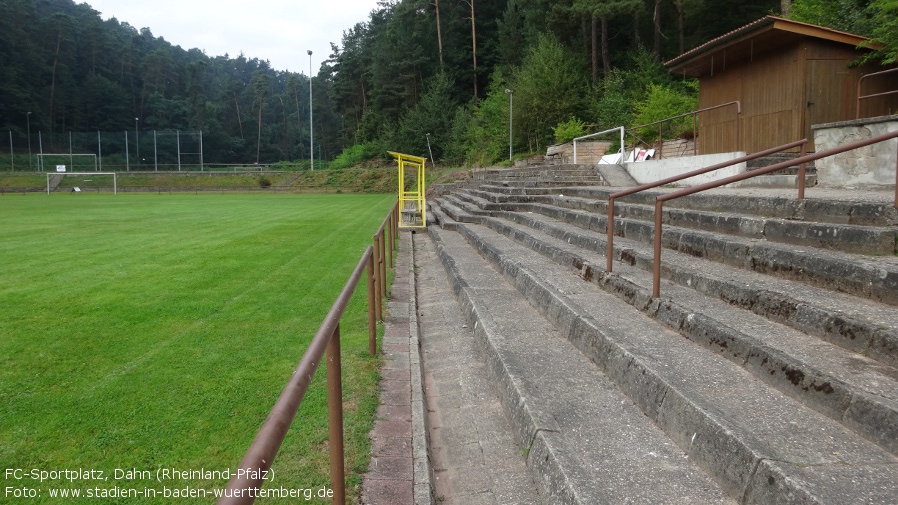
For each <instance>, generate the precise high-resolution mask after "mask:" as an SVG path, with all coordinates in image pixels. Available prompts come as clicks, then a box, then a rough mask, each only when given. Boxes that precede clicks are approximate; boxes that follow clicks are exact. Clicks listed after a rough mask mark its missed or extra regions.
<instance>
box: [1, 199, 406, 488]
mask: <svg viewBox="0 0 898 505" xmlns="http://www.w3.org/2000/svg"><path fill="white" fill-rule="evenodd" d="M394 201H395V196H392V195H228V194H224V195H218V194H216V195H193V194H190V195H152V194H150V195H119V196H112V195H74V196H73V195H57V194H54V195H53V196H46V195H28V196H22V195H19V196H10V195H7V196H5V197H2V198H0V471H2V472H3V474H2V483H3V486H2V488H3V489H2V491H0V502H3V503H18V502H20V500H21V503H25V502H27V503H60V502H67V501H69V500H71V498H69V499H63V498H62V496H63V494H61V493H75V492H77V493H80V496H81V497H82V499H84V498H85V497H92V498H93V500H92V501H97V500H96V499H97V498H100V502H102V503H185V502H186V503H214V501H215V497H214V495H213V494H212V493H214V490H215V489H223V488H224V487H225V485H226V484H227V479H226V478H225V477H227V472H230V473H231V474H233V472H235V471H236V466H237V464H238V463H239V461H240V459H241V458H242V456H243V453H244V452H245V450H246V449H247V447H248V446H249V444H250V442H251V441H252V439H253V437H254V436H255V434H256V431H257V430H258V428H259V426H260V425H261V424H262V422H263V421H264V420H265V418H266V416H267V414H268V411H269V410H270V408H271V406H272V405H273V403H274V401H275V399H276V398H277V396H278V394H280V392H281V389H282V387H283V385H284V384H285V382H286V381H287V379H288V378H289V376H290V374H291V373H292V371H293V369H294V368H295V366H296V364H297V362H298V361H299V359H300V357H301V356H302V353H303V352H304V351H305V349H306V347H307V345H308V343H309V342H310V340H311V338H312V336H313V335H314V334H315V331H316V330H317V329H318V326H319V325H320V324H321V321H322V319H323V318H324V316H325V314H326V313H327V311H328V310H329V309H330V306H331V304H332V303H333V301H334V299H335V298H336V297H337V295H338V294H339V292H340V290H341V289H342V287H343V285H344V284H345V282H346V280H347V279H348V278H349V275H350V273H351V272H352V269H353V268H354V267H355V265H356V264H357V263H358V261H359V258H360V257H361V254H362V252H363V251H364V249H365V247H367V246H368V245H369V244H370V243H371V237H372V235H373V233H374V232H375V231H376V228H377V227H378V226H379V225H380V223H381V221H382V220H383V218H384V216H385V215H386V214H387V212H388V211H389V209H390V207H391V206H392V204H393V202H394ZM366 317H367V287H366V284H365V281H364V280H363V281H362V282H361V283H360V284H359V287H358V288H357V289H356V292H355V295H354V296H353V300H352V302H351V303H350V306H349V308H348V311H347V314H346V315H345V316H344V318H343V322H342V324H341V332H342V346H343V386H344V406H345V413H344V416H345V431H346V435H345V436H346V451H347V463H346V464H347V475H348V480H349V485H350V489H349V490H348V494H349V495H352V494H353V493H354V492H355V490H354V489H352V487H356V488H357V486H358V485H359V482H360V477H359V475H358V474H359V473H360V472H363V471H364V470H365V468H366V467H367V448H368V446H367V444H368V441H367V432H368V430H369V429H370V427H371V425H372V423H373V415H374V412H375V409H376V406H377V403H378V389H377V378H378V372H377V364H378V359H377V358H372V357H370V356H368V353H367V322H366ZM323 368H324V367H323V366H322V367H321V369H320V370H319V371H318V373H316V376H315V379H314V381H313V384H312V387H310V389H309V391H308V393H307V395H306V399H305V400H304V401H303V403H302V405H301V406H300V409H299V413H298V414H297V417H296V419H295V420H294V423H293V427H292V428H291V430H290V432H289V433H288V435H287V439H286V441H285V442H284V445H282V447H281V451H280V454H279V455H278V458H277V459H276V460H275V463H274V466H273V467H272V469H273V474H272V475H269V481H268V483H267V484H266V487H267V488H271V489H278V488H279V489H283V490H286V492H287V493H288V494H289V493H291V492H292V493H293V494H294V497H293V498H283V497H277V496H276V495H273V497H269V498H268V499H260V500H257V503H293V502H303V503H306V502H307V501H306V499H305V497H306V496H309V495H310V494H311V495H312V500H310V502H312V503H314V502H323V501H327V502H329V500H317V499H316V496H317V494H318V493H322V492H326V491H322V490H326V488H328V487H329V482H328V476H327V475H328V470H327V468H328V466H327V465H328V463H327V441H326V440H327V407H326V391H325V380H324V378H325V374H324V370H323ZM290 490H293V491H290ZM309 490H311V491H312V493H309ZM282 492H284V491H282ZM54 494H55V496H54ZM185 498H188V499H185ZM79 501H82V500H80V499H76V500H75V503H77V502H79ZM85 501H86V500H85Z"/></svg>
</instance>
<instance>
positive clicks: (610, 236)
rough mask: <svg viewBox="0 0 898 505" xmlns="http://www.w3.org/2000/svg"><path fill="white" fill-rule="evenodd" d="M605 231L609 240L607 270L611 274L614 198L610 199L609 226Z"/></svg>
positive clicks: (607, 245) (612, 263)
mask: <svg viewBox="0 0 898 505" xmlns="http://www.w3.org/2000/svg"><path fill="white" fill-rule="evenodd" d="M605 230H606V231H607V232H608V240H606V242H607V244H606V249H605V259H606V260H607V261H606V263H605V270H606V271H608V272H610V271H611V267H612V266H613V265H614V238H612V237H614V197H613V196H612V197H609V198H608V225H607V226H606V227H605Z"/></svg>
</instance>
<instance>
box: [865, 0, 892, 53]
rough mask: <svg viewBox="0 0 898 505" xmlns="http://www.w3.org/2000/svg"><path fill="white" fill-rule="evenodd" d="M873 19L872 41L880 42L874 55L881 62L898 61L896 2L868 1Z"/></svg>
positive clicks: (890, 0)
mask: <svg viewBox="0 0 898 505" xmlns="http://www.w3.org/2000/svg"><path fill="white" fill-rule="evenodd" d="M870 13H871V18H872V21H873V26H874V28H873V41H874V42H876V43H879V44H882V49H881V50H879V51H878V52H877V54H876V56H877V57H878V58H879V59H881V60H882V63H883V64H886V65H889V64H893V63H896V62H898V2H896V1H895V0H873V1H872V2H870Z"/></svg>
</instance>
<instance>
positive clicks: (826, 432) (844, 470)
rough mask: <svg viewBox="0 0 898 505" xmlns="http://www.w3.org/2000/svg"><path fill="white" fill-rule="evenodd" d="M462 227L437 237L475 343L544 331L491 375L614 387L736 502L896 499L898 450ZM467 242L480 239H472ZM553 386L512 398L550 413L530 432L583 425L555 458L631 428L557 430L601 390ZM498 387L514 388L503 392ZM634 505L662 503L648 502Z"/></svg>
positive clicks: (561, 272)
mask: <svg viewBox="0 0 898 505" xmlns="http://www.w3.org/2000/svg"><path fill="white" fill-rule="evenodd" d="M457 227H458V230H459V233H453V232H449V231H443V230H440V229H438V228H431V229H430V230H431V233H432V234H433V236H434V238H435V240H436V241H437V244H438V248H439V249H440V252H441V257H442V258H443V261H444V265H445V266H446V268H447V271H448V272H449V273H450V278H452V279H453V283H454V284H455V285H456V286H457V289H456V292H457V294H458V296H459V298H460V300H461V301H462V303H463V305H465V307H466V310H465V313H466V314H470V316H469V317H471V318H472V322H473V323H474V324H477V327H479V328H481V329H479V330H478V335H481V334H483V335H489V340H490V341H492V342H494V345H495V346H496V347H497V348H502V347H504V346H508V347H509V348H511V347H512V346H514V345H515V344H516V343H517V342H518V340H519V338H524V337H519V335H526V334H529V333H530V332H531V331H533V330H536V334H537V335H538V336H539V338H537V339H528V340H527V341H526V342H525V343H524V344H523V347H524V348H525V349H526V350H525V351H521V352H526V353H527V354H525V355H524V356H523V359H522V358H521V357H519V356H517V355H509V356H504V357H503V356H502V355H501V354H497V357H496V358H495V359H496V360H498V361H499V362H501V363H502V365H501V366H500V365H492V366H493V367H494V368H495V369H498V370H509V369H512V370H524V371H527V372H528V373H531V374H536V377H537V378H539V379H542V378H543V377H544V376H548V375H551V374H558V373H560V371H561V372H564V373H563V374H562V375H561V377H567V383H565V382H564V381H562V382H561V384H563V385H564V386H565V387H572V385H579V384H585V383H586V381H590V380H596V378H600V379H602V380H603V381H604V380H610V381H613V382H614V384H615V385H616V386H617V387H619V388H620V389H621V390H622V391H623V392H624V393H625V394H626V395H627V396H628V397H629V400H630V401H631V402H633V403H635V404H636V405H637V406H638V407H639V408H640V410H641V411H642V413H644V414H645V416H647V418H648V419H650V420H652V421H654V423H655V426H657V427H658V428H660V429H661V430H663V431H664V433H665V434H666V435H667V436H668V437H669V438H670V440H672V441H673V442H674V443H675V444H676V445H677V446H678V447H679V448H680V449H681V450H683V451H684V452H685V453H687V454H688V461H689V462H690V463H694V464H696V465H698V466H699V467H701V468H702V469H703V470H704V471H705V472H706V473H707V474H708V475H710V476H711V477H712V478H713V479H714V480H715V481H716V482H717V483H718V485H719V486H720V487H721V488H722V489H723V491H724V492H725V493H726V494H727V495H728V496H729V497H730V498H731V499H733V500H735V501H737V502H739V503H849V502H851V503H889V502H891V501H892V500H893V499H894V496H896V495H898V459H896V458H895V457H894V455H892V454H889V453H888V452H887V451H885V450H883V449H881V448H880V447H878V446H876V445H875V444H872V443H870V442H868V441H867V440H865V439H863V438H861V437H859V436H858V435H857V434H855V433H853V432H852V431H851V430H849V429H848V428H846V427H845V426H844V425H842V424H840V423H838V422H836V421H834V420H833V419H830V418H829V417H826V416H824V415H822V414H820V413H819V412H817V411H815V410H813V409H811V408H808V407H807V406H806V405H804V404H802V403H800V402H798V401H797V400H796V399H794V398H792V397H790V396H788V395H786V394H783V393H782V392H780V391H779V390H777V389H775V388H773V387H771V386H770V385H769V384H767V383H766V382H764V381H762V380H760V379H759V378H758V377H756V376H754V375H752V374H751V372H750V371H749V370H748V369H747V368H746V367H744V366H741V365H739V364H737V363H734V362H733V361H732V360H730V359H728V358H726V357H724V356H723V355H721V354H719V353H717V352H712V351H710V350H709V349H707V348H705V347H704V346H701V345H697V344H696V343H694V342H692V341H689V340H687V339H684V338H681V337H679V336H678V335H677V334H676V333H674V332H672V330H671V329H669V328H667V327H666V326H664V325H662V324H661V323H660V322H659V321H656V320H653V319H651V318H648V317H645V316H643V315H642V313H640V312H639V311H637V310H636V309H635V308H634V307H632V306H630V305H628V304H627V303H626V302H625V301H623V300H621V299H620V298H618V297H617V296H613V295H611V294H609V293H606V292H603V291H600V290H597V289H595V287H594V286H592V285H591V284H587V283H584V282H583V280H582V279H581V278H579V277H578V276H576V275H574V274H573V273H572V272H571V271H570V270H569V267H567V266H563V265H558V264H555V263H552V262H548V263H547V262H546V260H545V256H543V255H541V254H540V253H537V252H535V251H533V250H531V249H529V248H524V247H521V245H520V244H519V243H517V242H514V241H512V240H511V239H509V238H507V237H505V236H504V235H502V234H499V233H498V232H496V231H493V230H490V229H489V228H486V227H484V226H481V225H476V224H458V225H457ZM459 234H461V236H463V237H464V238H465V239H466V241H467V242H468V243H469V244H470V245H465V244H463V243H462V241H461V239H460V236H459ZM472 248H473V249H476V250H477V251H479V252H480V254H481V255H482V256H483V258H486V260H488V262H489V265H490V266H491V267H492V269H495V271H492V269H489V268H488V267H486V266H485V265H484V264H483V261H484V260H483V259H480V258H478V257H477V256H476V255H475V254H473V253H472V251H473V249H472ZM478 261H479V263H478ZM496 272H501V273H502V276H504V278H505V279H506V280H507V281H508V283H510V284H512V285H514V286H515V287H516V288H517V293H518V294H517V295H516V296H517V297H519V298H525V299H526V300H527V301H529V302H530V304H531V305H532V306H533V307H536V308H537V309H538V310H539V312H540V313H541V314H542V315H543V317H545V318H546V319H547V320H548V321H549V322H551V323H552V326H553V327H554V331H552V332H551V333H560V334H561V335H562V336H564V337H566V338H567V339H568V340H570V342H571V343H573V344H574V345H575V346H576V347H577V348H578V349H579V350H580V352H582V353H583V355H584V356H585V357H586V358H588V359H589V360H591V361H592V362H593V363H595V367H593V368H594V369H592V370H586V369H582V371H581V368H578V367H581V365H579V364H578V365H576V366H574V365H572V364H569V363H575V362H576V363H582V361H577V360H574V359H573V358H570V357H564V359H563V360H562V361H560V362H559V363H558V364H554V363H553V362H551V361H550V362H549V363H545V364H544V363H543V362H542V361H541V360H542V358H543V356H549V355H551V354H553V353H554V352H556V351H555V350H556V349H557V348H560V347H562V346H560V344H559V343H558V341H557V340H555V339H554V338H548V337H547V335H548V334H549V331H550V329H547V328H546V327H545V326H544V325H542V323H538V322H537V321H533V320H530V319H528V318H527V316H528V313H530V312H532V311H528V308H527V306H526V305H525V304H523V303H521V302H520V301H515V302H514V303H513V304H512V303H511V302H507V301H506V300H508V299H509V298H512V299H516V298H514V297H515V295H514V293H513V292H511V291H509V289H508V288H507V287H506V286H505V283H504V282H503V281H502V280H501V277H500V276H499V275H498V273H496ZM475 286H476V287H475ZM500 293H501V294H500ZM506 303H509V305H505V304H506ZM654 303H655V304H656V305H658V306H659V310H658V312H661V313H664V312H668V311H666V310H662V309H661V307H662V306H665V303H666V302H654ZM537 324H540V325H539V326H537ZM478 338H485V337H478ZM503 360H504V361H503ZM531 363H534V364H535V363H539V366H532V365H530V364H531ZM587 363H588V362H587ZM528 365H529V366H528ZM522 373H523V372H522ZM557 380H562V379H561V378H559V379H557ZM552 382H554V381H553V380H545V382H544V381H542V380H541V381H540V382H533V383H530V384H529V385H530V387H531V388H532V389H534V392H533V395H530V396H523V400H522V397H521V396H520V393H518V396H514V395H513V394H512V395H511V396H509V400H507V405H509V406H512V407H513V406H516V405H521V404H524V405H526V408H527V409H529V412H531V413H535V414H537V415H543V416H546V417H545V418H546V420H545V421H544V422H545V423H546V426H547V427H548V428H549V429H548V430H543V431H539V430H538V429H534V428H533V427H531V431H530V432H525V435H526V434H527V433H532V434H535V435H537V438H539V437H548V438H552V439H554V438H555V436H558V437H561V435H566V434H568V432H569V431H571V430H573V429H574V428H579V430H580V431H578V432H577V436H578V437H582V439H581V438H578V439H577V443H576V444H572V446H570V447H568V448H566V449H565V451H559V452H557V453H548V454H546V455H547V456H552V455H564V454H568V453H567V452H566V451H568V450H570V451H573V450H577V451H579V452H578V454H584V453H583V452H582V451H586V450H587V443H588V441H589V440H590V439H592V438H595V437H599V436H601V434H605V433H609V432H610V433H612V434H613V433H614V432H615V430H622V429H623V428H622V425H623V424H625V423H629V422H630V420H629V418H623V416H611V418H608V417H602V418H597V419H590V420H589V421H587V422H585V423H574V424H571V425H570V428H568V427H567V426H561V425H560V424H561V422H562V420H563V419H566V418H567V417H568V416H571V415H573V414H574V413H576V412H578V411H579V409H580V402H589V401H592V400H593V399H594V395H595V393H593V389H597V386H595V385H592V386H590V387H588V388H586V389H585V390H584V391H583V392H579V394H575V395H565V396H562V397H560V398H555V395H554V394H553V393H552V392H550V391H545V390H542V389H539V390H537V389H536V386H537V385H541V384H544V383H547V384H551V383H552ZM520 384H521V387H523V386H527V385H528V383H527V382H526V381H523V380H521V381H520ZM500 389H502V390H503V391H506V392H508V391H509V390H510V389H511V390H512V392H513V391H514V390H513V389H512V388H507V387H502V388H500ZM562 389H564V388H562ZM540 393H541V394H540ZM563 393H564V391H559V393H558V394H563ZM509 394H510V393H509ZM561 399H563V400H564V401H559V400H561ZM553 402H554V403H553ZM610 405H613V403H610V404H609V406H610ZM507 408H510V407H507ZM598 414H599V413H598V412H597V413H596V414H595V415H598ZM618 419H620V421H621V422H618ZM552 420H555V422H556V423H557V424H559V426H558V428H555V426H554V425H552V424H551V422H552ZM534 426H535V425H534ZM627 429H628V430H630V428H627ZM550 430H555V431H550ZM571 433H572V431H571ZM618 436H619V435H618ZM526 438H527V437H526V436H525V437H523V438H522V439H526ZM612 440H614V438H612ZM552 441H554V440H552ZM534 447H536V445H535V446H534ZM603 447H604V446H603V445H602V444H600V447H599V448H598V451H597V452H589V453H588V454H584V455H583V456H580V460H581V461H592V462H598V461H605V460H606V458H608V457H609V456H610V455H609V454H608V449H607V447H604V448H603ZM532 452H533V451H532V450H531V453H532ZM539 456H540V457H539V458H537V459H535V460H534V458H533V455H532V454H531V456H530V464H531V465H536V464H538V463H539V462H540V461H543V459H542V458H543V456H542V453H540V454H539ZM556 457H557V456H556ZM551 459H552V458H551V457H550V458H549V460H551ZM546 461H548V460H546ZM650 461H651V460H650ZM619 464H620V463H618V464H617V465H619ZM643 464H645V463H643V462H639V463H638V464H636V465H628V466H626V468H629V469H630V471H629V472H628V475H629V479H630V480H631V481H632V479H637V478H639V475H642V474H643V473H644V472H648V473H652V472H655V471H656V470H653V469H651V468H647V469H644V468H642V465H643ZM617 465H611V466H612V467H614V468H616V466H617ZM582 467H583V465H581V466H580V469H582ZM630 474H635V475H630ZM578 477H579V475H578V474H576V473H573V474H568V478H567V479H565V482H568V483H569V485H570V486H576V483H578V482H579V483H581V485H582V483H583V482H590V483H600V482H611V483H613V482H615V481H614V480H613V479H610V478H604V477H598V478H593V479H592V480H587V481H583V480H579V478H578ZM650 487H656V486H654V485H652V486H650ZM687 487H688V486H687ZM690 489H691V488H690ZM621 490H624V491H621ZM639 491H641V489H639V488H636V487H634V486H632V485H628V486H627V487H626V488H623V487H622V488H618V492H639ZM667 496H670V497H672V498H675V499H676V500H675V502H677V503H682V502H687V499H686V498H684V497H683V496H682V495H678V494H672V495H667ZM625 500H626V497H625V496H623V497H622V496H621V495H618V496H616V497H615V499H614V500H612V501H613V502H621V501H625ZM631 501H632V502H640V501H642V502H654V500H649V501H646V499H644V498H640V499H633V500H631ZM699 501H700V502H701V500H699ZM705 502H708V500H707V499H706V501H705ZM589 503H598V501H589Z"/></svg>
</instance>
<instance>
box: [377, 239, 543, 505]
mask: <svg viewBox="0 0 898 505" xmlns="http://www.w3.org/2000/svg"><path fill="white" fill-rule="evenodd" d="M413 237H414V238H413ZM413 242H414V244H413ZM413 250H414V257H413V255H412V251H413ZM416 277H417V296H416ZM388 311H389V315H388V316H387V317H386V321H385V323H384V340H383V354H384V368H383V371H382V381H381V391H382V392H381V405H380V406H379V407H378V410H377V417H376V421H375V425H374V429H373V430H372V431H371V434H370V436H371V452H372V454H371V456H372V458H371V464H370V465H369V468H368V473H367V474H365V476H364V480H363V483H362V503H364V504H367V505H405V504H415V505H424V504H427V505H434V504H439V505H444V504H447V505H448V504H465V505H478V504H522V505H526V504H530V503H534V504H535V503H539V502H538V499H537V493H536V488H535V486H534V484H533V481H532V479H531V477H530V474H529V473H528V471H527V468H526V465H525V463H524V457H523V456H522V455H521V452H520V451H519V450H518V447H517V445H516V444H515V442H514V438H513V436H512V432H511V428H510V426H509V424H508V421H507V420H506V418H505V415H504V413H503V410H502V406H501V404H500V403H499V400H498V397H497V395H496V392H495V390H494V386H493V385H492V383H491V381H490V380H489V378H488V375H487V371H486V367H485V365H484V364H483V362H482V360H481V358H480V356H479V354H478V353H477V350H476V349H475V348H474V339H473V338H472V332H471V331H470V330H469V329H467V327H466V325H465V323H464V318H463V317H462V315H461V313H460V312H459V308H458V304H457V302H456V300H455V296H454V295H453V293H452V291H451V290H450V288H449V282H448V281H447V279H446V274H445V272H444V271H443V268H442V266H441V264H440V262H439V260H438V258H437V257H436V255H435V251H434V249H433V244H432V242H431V240H430V237H429V236H428V235H427V233H426V232H418V233H416V234H414V235H413V234H412V233H410V232H403V233H401V235H400V249H399V254H398V256H397V262H396V275H395V278H394V280H393V286H392V288H391V297H390V301H389V305H388ZM419 328H420V330H419ZM419 331H420V335H419ZM419 337H420V338H419ZM419 349H420V352H419ZM422 354H423V359H422ZM428 439H429V440H430V450H429V454H428V444H427V440H428Z"/></svg>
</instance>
